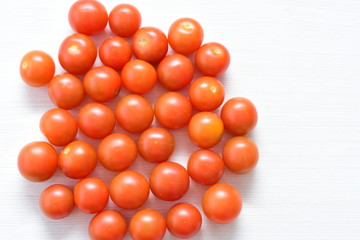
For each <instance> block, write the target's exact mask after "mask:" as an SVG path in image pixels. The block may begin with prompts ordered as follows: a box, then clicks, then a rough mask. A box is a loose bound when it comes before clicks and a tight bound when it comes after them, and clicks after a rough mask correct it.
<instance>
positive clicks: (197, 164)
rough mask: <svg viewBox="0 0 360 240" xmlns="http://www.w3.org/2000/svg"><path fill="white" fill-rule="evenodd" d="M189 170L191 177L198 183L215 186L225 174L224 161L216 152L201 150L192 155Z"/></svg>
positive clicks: (188, 165)
mask: <svg viewBox="0 0 360 240" xmlns="http://www.w3.org/2000/svg"><path fill="white" fill-rule="evenodd" d="M187 170H188V173H189V175H190V177H191V178H192V179H193V180H194V181H195V182H197V183H200V184H204V185H213V184H215V183H217V182H218V181H219V180H220V178H221V177H222V176H223V174H224V161H223V160H222V158H221V157H220V156H219V154H217V153H216V152H213V151H211V150H208V149H200V150H197V151H196V152H194V153H193V154H191V156H190V158H189V161H188V164H187Z"/></svg>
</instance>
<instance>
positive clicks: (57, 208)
mask: <svg viewBox="0 0 360 240" xmlns="http://www.w3.org/2000/svg"><path fill="white" fill-rule="evenodd" d="M39 205H40V209H41V211H42V212H43V213H44V214H45V215H46V216H47V217H48V218H52V219H61V218H64V217H67V216H69V215H70V213H71V212H72V210H73V208H74V194H73V192H72V190H71V189H70V188H68V187H66V186H64V185H62V184H55V185H51V186H50V187H48V188H46V189H45V190H44V191H43V192H42V193H41V196H40V200H39Z"/></svg>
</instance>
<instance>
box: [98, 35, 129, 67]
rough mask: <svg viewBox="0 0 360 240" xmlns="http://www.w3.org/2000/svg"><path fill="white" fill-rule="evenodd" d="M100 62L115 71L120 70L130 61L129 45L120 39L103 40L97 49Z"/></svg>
mask: <svg viewBox="0 0 360 240" xmlns="http://www.w3.org/2000/svg"><path fill="white" fill-rule="evenodd" d="M99 56H100V60H101V62H102V63H103V64H105V65H106V66H109V67H112V68H113V69H115V70H120V69H122V68H123V67H124V66H125V64H126V63H127V62H128V61H130V59H131V56H132V50H131V46H130V44H129V43H128V42H127V41H126V40H125V39H124V38H121V37H110V38H107V39H105V40H104V41H103V42H102V43H101V45H100V48H99Z"/></svg>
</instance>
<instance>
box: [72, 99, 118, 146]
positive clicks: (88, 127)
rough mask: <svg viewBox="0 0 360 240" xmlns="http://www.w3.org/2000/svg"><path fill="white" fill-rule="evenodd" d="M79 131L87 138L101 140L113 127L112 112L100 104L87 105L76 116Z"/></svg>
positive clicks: (113, 118)
mask: <svg viewBox="0 0 360 240" xmlns="http://www.w3.org/2000/svg"><path fill="white" fill-rule="evenodd" d="M78 124H79V128H80V130H81V131H82V132H83V133H84V134H85V135H86V136H88V137H91V138H95V139H101V138H104V137H106V136H107V135H109V134H110V133H111V132H112V131H113V130H114V127H115V124H116V120H115V115H114V113H113V111H112V110H111V109H110V108H109V107H108V106H106V105H104V104H101V103H88V104H86V105H85V106H83V107H82V108H81V109H80V111H79V115H78Z"/></svg>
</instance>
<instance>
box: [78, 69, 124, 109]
mask: <svg viewBox="0 0 360 240" xmlns="http://www.w3.org/2000/svg"><path fill="white" fill-rule="evenodd" d="M84 89H85V92H86V94H87V95H88V96H89V97H90V98H92V99H94V100H95V101H98V102H107V101H109V100H111V99H113V98H115V97H116V96H117V95H118V94H119V92H120V89H121V80H120V75H119V74H118V73H117V72H116V71H115V70H114V69H112V68H110V67H107V66H101V67H96V68H93V69H91V70H90V71H88V72H87V73H86V75H85V77H84Z"/></svg>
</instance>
